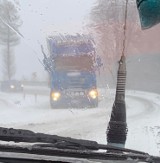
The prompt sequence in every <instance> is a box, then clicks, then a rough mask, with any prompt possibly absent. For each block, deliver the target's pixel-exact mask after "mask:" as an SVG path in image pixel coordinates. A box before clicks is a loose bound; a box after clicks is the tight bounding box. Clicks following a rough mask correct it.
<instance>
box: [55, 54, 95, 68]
mask: <svg viewBox="0 0 160 163" xmlns="http://www.w3.org/2000/svg"><path fill="white" fill-rule="evenodd" d="M54 64H55V69H56V70H65V71H93V70H94V62H93V57H92V56H89V55H82V56H61V57H60V56H59V57H56V58H55V59H54Z"/></svg>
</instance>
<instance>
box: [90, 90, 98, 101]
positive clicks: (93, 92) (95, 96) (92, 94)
mask: <svg viewBox="0 0 160 163" xmlns="http://www.w3.org/2000/svg"><path fill="white" fill-rule="evenodd" d="M89 96H90V97H91V98H93V99H95V98H97V96H98V92H97V90H91V91H90V92H89Z"/></svg>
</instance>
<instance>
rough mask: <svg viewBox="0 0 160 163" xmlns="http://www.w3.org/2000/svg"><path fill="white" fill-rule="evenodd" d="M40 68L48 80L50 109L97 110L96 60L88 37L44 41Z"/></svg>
mask: <svg viewBox="0 0 160 163" xmlns="http://www.w3.org/2000/svg"><path fill="white" fill-rule="evenodd" d="M47 45H48V50H49V55H48V56H46V55H45V53H44V52H43V50H42V52H43V54H44V60H43V63H44V66H45V69H46V70H47V71H48V72H49V77H50V82H49V83H50V84H49V85H50V90H51V91H50V105H51V108H63V107H64V108H66V107H80V108H84V107H91V108H95V107H98V91H97V79H96V70H97V67H98V65H97V62H96V61H99V58H98V57H97V55H96V53H95V48H94V46H93V45H94V44H93V39H92V38H91V37H89V36H88V35H87V36H86V35H79V34H77V35H56V36H51V37H48V38H47Z"/></svg>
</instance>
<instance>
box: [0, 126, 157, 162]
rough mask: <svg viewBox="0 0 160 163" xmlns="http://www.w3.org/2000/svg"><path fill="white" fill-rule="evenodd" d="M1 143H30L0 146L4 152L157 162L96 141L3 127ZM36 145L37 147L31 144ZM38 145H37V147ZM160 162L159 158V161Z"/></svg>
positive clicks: (151, 158)
mask: <svg viewBox="0 0 160 163" xmlns="http://www.w3.org/2000/svg"><path fill="white" fill-rule="evenodd" d="M0 140H2V141H14V142H16V143H17V144H18V142H27V143H30V144H29V145H27V146H24V145H19V144H18V145H2V144H1V145H0V151H1V152H17V153H28V154H38V155H48V156H64V157H78V158H87V159H88V158H90V159H102V160H109V159H112V160H127V159H128V158H131V159H134V160H136V159H138V160H142V161H144V160H145V161H150V160H155V159H157V158H156V157H153V156H150V155H149V154H147V153H144V152H140V151H136V150H131V149H125V148H119V147H113V146H110V145H103V144H98V143H97V142H96V141H89V140H82V139H73V138H69V137H61V136H57V135H49V134H43V133H35V132H32V131H29V130H21V129H13V128H2V127H0ZM32 143H36V144H32ZM37 143H38V144H37ZM158 160H159V161H160V159H159V158H158Z"/></svg>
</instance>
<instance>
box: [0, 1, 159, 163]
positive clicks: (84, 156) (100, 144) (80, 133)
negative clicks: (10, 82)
mask: <svg viewBox="0 0 160 163" xmlns="http://www.w3.org/2000/svg"><path fill="white" fill-rule="evenodd" d="M6 2H7V6H6ZM95 2H97V3H93V0H87V1H86V0H81V1H79V0H65V1H64V0H54V1H51V0H37V1H36V0H35V1H32V0H27V1H23V0H19V1H18V0H16V1H13V0H10V1H7V0H1V1H0V34H1V37H0V45H1V46H0V47H1V48H2V52H3V53H2V54H4V55H5V56H7V57H8V56H9V51H11V50H12V48H13V45H14V44H15V45H16V44H17V42H18V41H16V40H17V39H16V36H17V35H18V36H19V37H20V38H21V39H23V41H22V44H23V43H24V42H25V46H24V45H22V44H21V46H20V45H19V48H18V50H16V49H15V52H16V53H15V54H16V55H18V54H19V55H18V56H19V58H18V59H19V62H20V63H18V65H17V67H18V66H21V65H23V67H25V66H28V67H27V68H26V67H25V68H24V69H22V68H21V70H22V71H19V74H21V73H22V74H21V75H20V76H19V78H21V79H23V80H24V81H26V83H27V82H28V83H31V81H32V85H30V86H29V87H28V88H27V87H26V88H25V90H24V91H23V92H24V93H23V94H22V93H19V94H18V93H15V94H14V93H10V92H9V93H6V92H5V93H4V92H0V124H1V126H0V162H2V163H3V162H4V163H19V162H24V163H28V162H31V163H39V162H44V163H50V162H60V163H63V162H65V163H66V162H67V163H73V162H78V163H94V162H98V163H160V125H159V124H160V120H159V117H160V109H159V108H160V77H159V72H160V71H159V70H160V55H159V54H160V47H159V43H160V37H159V33H160V1H159V0H135V1H132V0H130V1H129V0H124V1H122V0H115V1H113V0H107V1H106V0H95ZM88 3H89V4H88ZM2 4H3V5H4V6H3V5H2ZM13 4H14V5H13ZM14 6H16V8H14ZM84 8H86V10H87V11H88V9H89V11H90V12H89V13H88V12H87V13H88V14H89V15H91V16H92V20H91V22H89V23H90V24H89V25H87V26H86V28H87V32H88V30H90V33H91V34H92V36H94V37H95V38H94V41H95V49H94V50H95V51H96V54H98V55H100V56H101V58H102V59H103V61H104V62H103V63H105V64H103V70H100V71H99V78H98V79H97V78H96V77H97V76H96V73H95V68H97V63H96V62H95V61H96V60H99V59H96V57H97V56H96V55H95V53H94V50H93V52H92V54H93V55H92V54H91V53H90V50H89V53H87V55H86V51H85V52H84V53H81V52H80V51H79V50H77V49H79V45H81V44H80V43H79V42H78V41H75V42H74V41H72V44H71V43H70V39H67V38H66V37H64V36H63V35H61V34H59V35H58V36H60V38H61V39H62V40H61V41H58V42H59V45H57V44H55V42H54V41H55V40H57V38H56V39H55V38H53V37H51V38H48V39H49V40H48V44H51V45H49V49H50V53H49V55H46V54H45V52H44V50H43V49H42V52H43V54H44V58H42V57H41V58H39V57H40V56H41V54H40V48H39V45H44V40H41V39H40V38H39V37H38V36H39V35H40V33H41V34H42V33H43V34H45V38H46V33H47V32H48V31H49V30H50V29H51V30H52V31H53V29H54V30H58V31H60V33H61V32H62V31H63V30H61V27H63V28H64V29H67V30H68V31H69V30H71V31H72V30H74V29H76V30H77V28H78V25H82V24H83V25H84V22H83V21H82V20H81V19H80V13H81V12H85V10H83V9H84ZM16 9H17V10H18V11H19V12H20V15H21V16H22V18H23V20H24V26H23V28H20V29H17V27H19V24H17V25H16V24H15V20H18V16H16V15H14V14H13V13H14V12H13V11H16ZM6 10H7V14H6V12H5V11H6ZM2 11H3V12H2ZM10 11H12V12H13V13H12V14H11V15H10V14H9V13H10ZM60 11H61V12H60ZM26 13H27V14H26ZM138 14H139V15H138ZM8 15H9V17H8ZM26 15H27V17H26ZM12 16H13V17H12ZM81 16H82V15H81ZM83 16H84V15H83ZM28 18H30V19H28ZM34 18H35V19H34ZM87 18H89V20H90V17H89V16H88V17H87ZM79 19H80V21H82V23H79V22H78V23H77V21H78V20H79ZM12 21H13V22H14V23H13V22H12ZM50 24H52V25H53V26H52V28H50V27H49V25H50ZM56 25H58V28H56ZM67 25H68V26H67ZM44 26H47V29H45V30H44V29H43V28H44ZM151 27H152V28H151ZM29 28H30V30H29ZM5 29H6V30H5ZM81 30H82V29H81ZM81 30H80V29H78V31H79V32H80V31H81ZM7 32H9V33H8V35H7V37H5V36H6V33H7ZM12 32H13V33H12ZM21 32H23V33H21ZM68 33H69V32H68ZM14 34H15V35H14ZM29 34H30V37H29ZM12 36H14V37H12ZM67 36H68V37H69V38H71V36H69V35H67ZM77 36H79V35H77ZM1 38H2V39H1ZM11 38H12V39H11ZM58 39H59V38H58ZM72 39H73V38H72ZM9 40H10V41H9ZM12 40H14V43H13V42H12ZM28 40H29V41H28ZM6 41H7V42H6ZM2 42H3V43H2ZM35 42H36V43H35ZM84 42H85V46H84V47H83V48H82V50H86V48H85V47H86V44H87V43H89V42H88V41H87V42H86V40H85V38H84V39H82V42H81V43H82V44H83V43H84ZM5 43H8V44H5ZM56 43H57V42H56ZM10 44H11V45H12V46H9V45H10ZM77 44H78V45H77ZM89 44H90V43H89ZM3 45H7V49H8V50H7V49H5V50H4V49H3V48H4V47H3ZM32 45H33V46H34V48H33V47H32ZM26 46H27V48H26ZM9 47H10V48H9ZM11 47H12V48H11ZM28 47H30V49H29V48H28ZM36 47H38V48H37V49H36ZM75 47H76V48H75ZM88 47H90V46H88V45H87V48H88ZM52 48H53V49H52ZM46 49H47V48H46ZM91 49H92V48H91ZM36 50H37V53H36ZM22 51H23V53H22ZM31 51H32V55H31V56H30V53H31ZM55 51H56V52H55ZM57 51H58V52H57ZM64 51H65V52H64ZM91 51H92V50H91ZM29 52H30V53H29ZM52 52H53V53H52ZM67 52H69V54H71V53H73V55H71V56H70V55H68V53H67ZM79 52H80V54H79ZM33 54H35V56H36V57H35V56H34V57H33ZM59 54H61V55H59ZM62 54H63V55H62ZM21 55H23V56H21ZM37 55H38V57H37ZM26 56H27V57H29V64H27V57H26ZM25 57H26V58H25ZM24 58H25V59H24ZM31 58H32V59H31ZM34 58H36V62H37V61H39V62H38V63H39V67H38V66H37V67H36V62H34ZM5 59H6V58H5ZM23 60H24V61H23ZM100 60H101V59H100ZM22 61H23V63H22ZM100 65H101V64H100ZM42 66H44V67H42ZM8 67H9V66H8ZM3 68H6V67H5V66H4V67H3ZM40 68H43V69H44V68H45V69H46V70H47V71H48V72H49V77H50V79H48V76H47V75H48V74H47V73H46V72H45V71H44V70H43V71H39V72H41V73H38V72H37V71H38V70H40ZM26 71H27V72H26ZM29 72H30V73H29ZM35 74H36V75H35ZM40 74H41V75H42V76H40ZM3 75H4V76H5V75H6V74H3ZM17 76H18V75H17ZM17 78H18V77H17ZM42 79H43V80H44V79H45V81H41V80H42ZM48 80H50V88H49V89H48V88H47V86H46V85H45V84H46V83H47V81H48ZM85 80H87V82H85ZM33 81H34V84H36V86H37V88H36V91H35V92H34V91H33V89H35V85H34V84H33ZM35 81H36V82H35ZM87 84H88V85H87ZM86 85H87V86H86ZM11 87H12V88H14V86H11ZM97 88H98V90H99V91H100V95H103V96H101V98H100V99H101V100H99V102H98V106H97V107H98V109H96V108H95V109H88V108H85V107H84V108H83V105H86V103H85V102H84V101H82V102H81V103H77V101H79V99H80V96H81V95H82V96H84V95H86V96H87V97H85V100H88V98H90V99H89V100H91V97H93V99H96V98H97V97H98V98H99V94H98V96H97ZM27 89H28V90H27ZM90 90H91V91H90ZM38 91H39V92H41V93H37V92H38ZM92 91H93V92H92ZM85 93H86V94H85ZM49 96H50V99H49V98H48V97H49ZM70 96H71V97H72V98H71V99H67V100H68V101H65V100H64V99H63V98H64V97H70ZM89 96H91V97H89ZM61 98H62V99H61ZM60 100H62V101H60ZM74 100H75V101H76V102H75V103H76V104H77V105H78V106H79V107H80V108H82V109H79V108H78V109H77V108H75V107H77V106H74V105H73V104H75V103H74ZM58 101H59V104H60V105H63V108H62V109H56V108H57V106H58V104H57V103H56V102H58ZM49 102H51V103H50V104H51V106H52V107H53V108H55V109H49V108H50V105H49ZM87 102H88V101H87ZM68 103H72V105H71V106H69V108H68V109H66V108H67V107H68V106H67V104H68ZM90 104H93V103H89V105H90ZM96 105H97V104H96Z"/></svg>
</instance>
